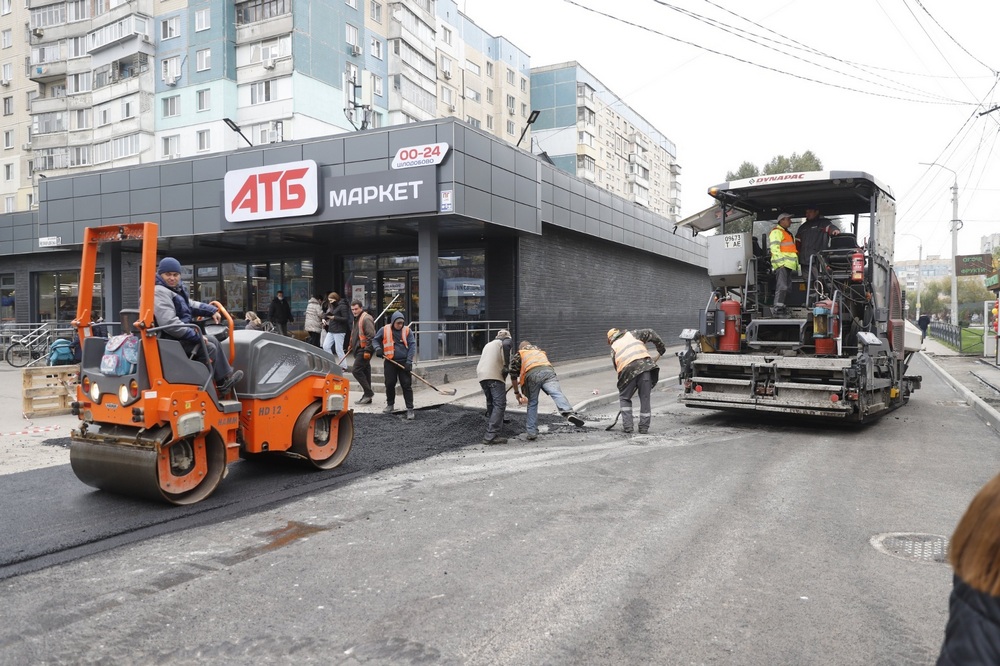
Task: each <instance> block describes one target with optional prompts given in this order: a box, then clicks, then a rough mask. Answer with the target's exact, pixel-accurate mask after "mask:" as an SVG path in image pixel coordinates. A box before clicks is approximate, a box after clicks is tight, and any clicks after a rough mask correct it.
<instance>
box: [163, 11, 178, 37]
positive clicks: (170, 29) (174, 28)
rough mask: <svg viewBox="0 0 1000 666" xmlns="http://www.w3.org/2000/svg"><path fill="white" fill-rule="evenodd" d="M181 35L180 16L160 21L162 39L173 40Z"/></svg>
mask: <svg viewBox="0 0 1000 666" xmlns="http://www.w3.org/2000/svg"><path fill="white" fill-rule="evenodd" d="M180 34H181V19H180V17H178V16H171V17H170V18H168V19H164V20H162V21H160V39H161V40H162V39H173V38H174V37H179V36H180Z"/></svg>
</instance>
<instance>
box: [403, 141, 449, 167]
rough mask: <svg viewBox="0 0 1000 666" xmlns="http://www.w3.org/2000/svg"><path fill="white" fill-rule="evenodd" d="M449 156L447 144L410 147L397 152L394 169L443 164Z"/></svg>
mask: <svg viewBox="0 0 1000 666" xmlns="http://www.w3.org/2000/svg"><path fill="white" fill-rule="evenodd" d="M447 154H448V144H447V143H428V144H425V145H423V146H408V147H406V148H400V149H399V150H397V151H396V157H394V158H393V160H392V168H393V169H409V168H412V167H418V166H428V165H430V164H435V165H436V164H441V161H442V160H443V159H444V156H445V155H447Z"/></svg>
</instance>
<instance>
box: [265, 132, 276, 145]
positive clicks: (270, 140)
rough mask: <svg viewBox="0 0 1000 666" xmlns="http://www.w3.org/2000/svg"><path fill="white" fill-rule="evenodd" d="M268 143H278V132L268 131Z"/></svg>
mask: <svg viewBox="0 0 1000 666" xmlns="http://www.w3.org/2000/svg"><path fill="white" fill-rule="evenodd" d="M267 142H268V143H278V131H277V130H268V131H267Z"/></svg>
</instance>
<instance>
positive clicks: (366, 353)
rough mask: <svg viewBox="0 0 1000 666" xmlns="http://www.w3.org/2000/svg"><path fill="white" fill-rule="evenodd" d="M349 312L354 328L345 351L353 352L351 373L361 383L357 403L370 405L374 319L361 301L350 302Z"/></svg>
mask: <svg viewBox="0 0 1000 666" xmlns="http://www.w3.org/2000/svg"><path fill="white" fill-rule="evenodd" d="M351 314H353V315H354V328H353V330H352V331H351V343H350V344H349V345H348V346H347V353H348V354H354V366H353V367H352V369H351V374H352V375H354V379H356V380H357V382H358V384H360V385H361V390H362V392H363V393H362V395H361V399H360V400H358V402H357V404H359V405H370V404H371V402H372V397H373V396H374V395H375V391H373V390H372V351H373V350H374V347H375V346H374V341H373V338H374V337H375V320H374V319H373V318H372V316H371V315H370V314H368V313H367V312H365V306H364V305H363V304H362V303H361V301H352V302H351Z"/></svg>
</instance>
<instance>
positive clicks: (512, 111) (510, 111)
mask: <svg viewBox="0 0 1000 666" xmlns="http://www.w3.org/2000/svg"><path fill="white" fill-rule="evenodd" d="M507 113H509V114H510V115H514V109H512V108H510V107H509V106H508V107H507Z"/></svg>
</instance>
